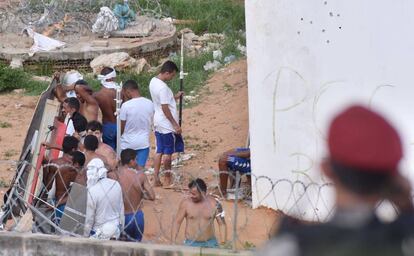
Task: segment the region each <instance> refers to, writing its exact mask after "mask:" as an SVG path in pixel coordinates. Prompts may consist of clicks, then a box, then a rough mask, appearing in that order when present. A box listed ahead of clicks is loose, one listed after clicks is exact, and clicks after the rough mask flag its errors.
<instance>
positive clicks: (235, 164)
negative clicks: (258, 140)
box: [227, 148, 251, 173]
mask: <svg viewBox="0 0 414 256" xmlns="http://www.w3.org/2000/svg"><path fill="white" fill-rule="evenodd" d="M248 150H250V149H249V148H236V152H244V151H248ZM227 167H228V168H229V169H230V170H231V171H234V172H240V173H250V172H251V164H250V158H243V157H239V156H233V155H229V156H228V157H227Z"/></svg>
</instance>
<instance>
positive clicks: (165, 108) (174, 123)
mask: <svg viewBox="0 0 414 256" xmlns="http://www.w3.org/2000/svg"><path fill="white" fill-rule="evenodd" d="M161 108H162V112H163V113H164V115H165V117H167V119H168V121H170V123H171V124H172V126H173V127H174V130H175V133H177V134H181V132H182V131H181V127H180V126H179V125H178V123H177V121H175V119H174V117H173V115H172V114H171V111H170V108H169V107H168V104H162V105H161Z"/></svg>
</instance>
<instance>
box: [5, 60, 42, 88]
mask: <svg viewBox="0 0 414 256" xmlns="http://www.w3.org/2000/svg"><path fill="white" fill-rule="evenodd" d="M46 88H47V83H45V82H40V81H34V80H32V77H31V75H30V74H28V73H26V72H24V71H23V69H12V68H10V67H8V66H5V65H0V92H8V91H12V90H14V89H25V90H26V92H27V93H29V94H39V93H40V92H42V91H43V90H45V89H46Z"/></svg>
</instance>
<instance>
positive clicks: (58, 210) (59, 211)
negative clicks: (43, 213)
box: [55, 204, 66, 225]
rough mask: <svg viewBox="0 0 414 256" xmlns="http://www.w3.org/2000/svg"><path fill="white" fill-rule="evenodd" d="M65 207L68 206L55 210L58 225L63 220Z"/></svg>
mask: <svg viewBox="0 0 414 256" xmlns="http://www.w3.org/2000/svg"><path fill="white" fill-rule="evenodd" d="M65 206H66V204H61V205H59V206H58V207H56V209H55V223H56V224H57V225H59V223H60V220H61V219H62V216H63V211H64V210H65Z"/></svg>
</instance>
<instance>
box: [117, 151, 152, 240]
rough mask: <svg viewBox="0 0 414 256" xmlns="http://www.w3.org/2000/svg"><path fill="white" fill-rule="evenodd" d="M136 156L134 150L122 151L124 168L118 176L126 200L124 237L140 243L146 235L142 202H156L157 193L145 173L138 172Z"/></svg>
mask: <svg viewBox="0 0 414 256" xmlns="http://www.w3.org/2000/svg"><path fill="white" fill-rule="evenodd" d="M136 154H137V153H136V151H135V150H133V149H124V150H122V152H121V164H122V166H120V167H119V168H118V170H117V171H116V174H117V180H118V182H119V183H120V184H121V188H122V197H123V199H124V211H125V228H124V233H123V236H125V239H126V240H127V241H138V242H140V241H141V240H142V235H143V234H144V212H143V211H142V209H141V208H142V203H143V202H142V200H143V199H148V200H154V199H155V193H154V190H153V189H152V187H151V185H150V183H149V181H148V179H147V177H146V175H145V174H144V172H143V171H138V170H137V168H138V165H137V162H136V161H135V159H136Z"/></svg>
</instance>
